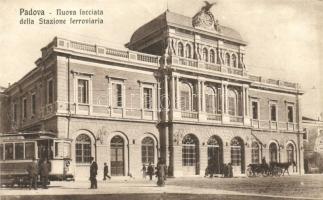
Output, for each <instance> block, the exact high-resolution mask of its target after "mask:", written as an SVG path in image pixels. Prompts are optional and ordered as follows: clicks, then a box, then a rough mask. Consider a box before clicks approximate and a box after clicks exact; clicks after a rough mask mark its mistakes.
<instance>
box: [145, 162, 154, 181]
mask: <svg viewBox="0 0 323 200" xmlns="http://www.w3.org/2000/svg"><path fill="white" fill-rule="evenodd" d="M147 173H148V175H149V180H152V179H153V174H154V167H153V166H152V165H151V162H149V165H148V168H147Z"/></svg>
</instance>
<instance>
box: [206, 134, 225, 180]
mask: <svg viewBox="0 0 323 200" xmlns="http://www.w3.org/2000/svg"><path fill="white" fill-rule="evenodd" d="M207 157H208V162H207V163H208V166H209V167H212V168H213V170H214V173H215V174H221V173H222V165H223V145H222V141H221V139H220V138H219V137H218V136H215V135H213V136H211V137H210V138H209V140H208V141H207Z"/></svg>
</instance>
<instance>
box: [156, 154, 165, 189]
mask: <svg viewBox="0 0 323 200" xmlns="http://www.w3.org/2000/svg"><path fill="white" fill-rule="evenodd" d="M156 174H157V178H158V180H157V185H158V186H164V185H165V180H166V165H165V164H164V162H163V160H162V158H159V159H158V163H157V172H156Z"/></svg>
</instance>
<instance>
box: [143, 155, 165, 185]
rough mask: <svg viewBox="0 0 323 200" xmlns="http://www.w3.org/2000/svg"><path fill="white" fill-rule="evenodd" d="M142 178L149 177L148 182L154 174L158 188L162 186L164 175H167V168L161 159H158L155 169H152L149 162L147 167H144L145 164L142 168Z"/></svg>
mask: <svg viewBox="0 0 323 200" xmlns="http://www.w3.org/2000/svg"><path fill="white" fill-rule="evenodd" d="M141 171H142V177H143V178H144V179H146V176H147V175H148V176H149V180H152V178H153V175H154V174H155V175H156V177H157V185H158V186H164V185H165V180H166V175H167V166H166V164H165V162H164V161H163V159H162V158H159V159H158V163H157V166H156V168H155V169H154V166H153V165H152V164H151V162H149V165H148V166H147V167H146V165H145V164H143V166H142V169H141Z"/></svg>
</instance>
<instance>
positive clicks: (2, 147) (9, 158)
mask: <svg viewBox="0 0 323 200" xmlns="http://www.w3.org/2000/svg"><path fill="white" fill-rule="evenodd" d="M71 142H72V141H71V139H61V138H56V137H55V135H54V134H53V133H52V132H44V131H39V132H22V133H21V132H19V133H15V134H0V184H1V186H3V185H8V186H14V185H15V184H18V185H26V184H28V173H27V170H26V169H27V166H28V164H29V163H30V162H32V159H33V158H36V159H37V160H38V162H39V163H41V162H42V161H43V160H44V159H45V158H47V160H48V161H49V162H50V165H51V171H50V174H49V180H74V177H73V173H72V172H73V170H72V169H71V167H72V166H71V165H70V162H71Z"/></svg>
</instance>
